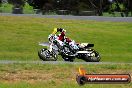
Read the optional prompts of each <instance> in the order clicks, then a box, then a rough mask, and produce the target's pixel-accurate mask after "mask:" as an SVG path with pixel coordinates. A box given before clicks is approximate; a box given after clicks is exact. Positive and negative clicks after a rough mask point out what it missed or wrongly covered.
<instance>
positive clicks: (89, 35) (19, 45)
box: [0, 16, 132, 62]
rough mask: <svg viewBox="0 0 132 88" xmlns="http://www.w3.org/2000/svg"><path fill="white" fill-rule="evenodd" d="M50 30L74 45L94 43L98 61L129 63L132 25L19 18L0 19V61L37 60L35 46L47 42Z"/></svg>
mask: <svg viewBox="0 0 132 88" xmlns="http://www.w3.org/2000/svg"><path fill="white" fill-rule="evenodd" d="M54 27H62V28H65V29H66V30H67V33H66V35H67V36H68V37H70V38H71V39H74V40H75V41H76V42H89V43H94V44H95V47H94V49H95V50H97V51H98V52H99V53H100V54H101V57H102V58H101V61H110V62H132V46H131V45H132V23H126V22H96V21H83V20H63V19H48V18H35V17H21V16H20V17H13V16H0V59H1V60H39V58H38V56H37V52H38V50H39V49H41V48H42V47H41V46H39V45H38V43H39V42H47V41H48V39H47V37H48V35H49V34H50V33H52V31H53V28H54ZM59 60H62V58H59ZM76 61H77V60H76Z"/></svg>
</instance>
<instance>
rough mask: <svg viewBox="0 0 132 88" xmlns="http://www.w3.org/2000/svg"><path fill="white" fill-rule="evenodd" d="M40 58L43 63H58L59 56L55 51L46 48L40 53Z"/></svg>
mask: <svg viewBox="0 0 132 88" xmlns="http://www.w3.org/2000/svg"><path fill="white" fill-rule="evenodd" d="M38 56H39V58H40V59H41V60H43V61H56V60H57V58H58V57H57V54H56V53H55V52H54V51H51V52H50V51H49V50H47V49H45V48H43V49H41V50H40V51H38Z"/></svg>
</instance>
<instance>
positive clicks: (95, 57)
mask: <svg viewBox="0 0 132 88" xmlns="http://www.w3.org/2000/svg"><path fill="white" fill-rule="evenodd" d="M84 58H85V59H84V60H85V61H86V62H99V61H100V59H101V57H100V55H99V53H98V52H97V51H92V55H91V56H89V55H88V54H86V55H85V57H84Z"/></svg>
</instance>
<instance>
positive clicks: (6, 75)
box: [0, 64, 132, 88]
mask: <svg viewBox="0 0 132 88" xmlns="http://www.w3.org/2000/svg"><path fill="white" fill-rule="evenodd" d="M81 66H83V67H84V68H86V71H87V73H89V74H100V73H103V74H121V73H122V74H125V73H126V74H127V73H130V74H131V75H132V65H129V64H119V65H92V64H91V65H81ZM78 67H79V66H78V65H73V64H59V65H49V64H6V65H4V64H1V65H0V88H106V87H107V88H119V87H120V88H131V87H132V83H129V84H86V85H84V86H79V85H78V84H77V83H76V75H77V74H78Z"/></svg>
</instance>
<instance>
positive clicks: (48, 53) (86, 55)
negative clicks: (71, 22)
mask: <svg viewBox="0 0 132 88" xmlns="http://www.w3.org/2000/svg"><path fill="white" fill-rule="evenodd" d="M48 39H49V42H48V43H39V45H41V46H47V48H42V49H41V50H39V51H38V56H39V58H40V59H41V60H43V61H56V60H57V59H58V55H61V57H62V58H63V59H64V61H70V62H73V61H74V59H75V58H78V59H83V60H84V61H86V62H99V61H100V55H99V53H98V52H97V51H95V50H94V49H92V47H94V44H89V43H80V44H78V43H76V42H75V41H74V40H72V41H71V42H70V43H69V42H63V46H62V45H60V43H59V42H58V40H57V36H56V35H52V34H51V35H49V37H48Z"/></svg>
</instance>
